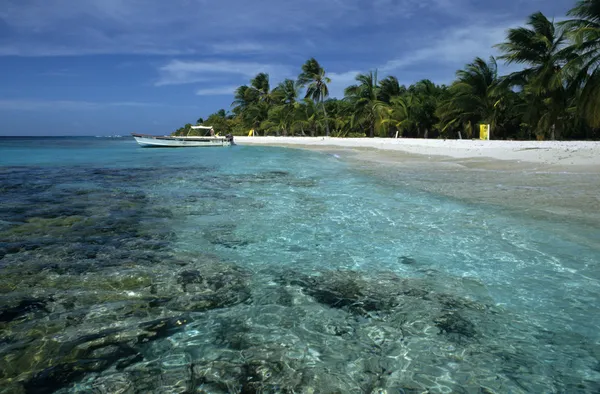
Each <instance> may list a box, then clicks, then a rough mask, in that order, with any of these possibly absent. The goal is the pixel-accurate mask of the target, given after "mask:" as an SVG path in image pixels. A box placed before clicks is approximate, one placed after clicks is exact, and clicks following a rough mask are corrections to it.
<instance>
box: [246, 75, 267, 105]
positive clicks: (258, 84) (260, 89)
mask: <svg viewBox="0 0 600 394" xmlns="http://www.w3.org/2000/svg"><path fill="white" fill-rule="evenodd" d="M250 87H251V88H252V89H254V90H255V91H256V94H257V95H258V99H259V101H264V102H266V103H270V102H271V86H270V84H269V74H267V73H258V74H256V76H255V77H254V78H252V79H251V80H250Z"/></svg>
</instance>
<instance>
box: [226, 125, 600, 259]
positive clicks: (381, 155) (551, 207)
mask: <svg viewBox="0 0 600 394" xmlns="http://www.w3.org/2000/svg"><path fill="white" fill-rule="evenodd" d="M234 141H235V142H236V143H237V144H239V145H242V146H244V145H246V146H278V147H285V148H293V149H306V150H311V151H317V152H322V153H325V154H331V155H335V156H336V157H338V158H339V159H340V160H344V161H346V162H348V163H350V164H351V165H352V166H353V167H355V168H356V169H357V170H359V171H363V172H365V173H369V174H372V175H374V176H377V177H380V178H382V179H389V180H390V181H391V182H393V183H397V182H402V183H404V182H408V183H410V184H411V185H412V186H413V187H416V188H418V189H419V190H421V191H425V192H430V193H435V194H437V195H442V196H446V197H449V198H453V199H459V200H463V201H469V202H471V203H484V204H492V205H495V206H502V207H505V208H510V209H515V208H516V209H517V210H518V211H520V212H524V213H525V212H527V213H529V214H535V213H536V212H537V214H541V215H543V216H545V215H551V216H554V217H558V218H562V219H565V220H577V221H578V222H581V223H586V224H587V225H590V226H591V228H596V227H597V226H599V225H600V197H599V196H600V142H588V141H566V142H565V141H541V142H538V141H479V140H446V141H444V140H414V139H398V140H393V139H368V138H354V139H341V138H326V137H325V138H324V137H235V140H234ZM365 164H368V165H365ZM594 247H597V248H599V250H600V244H597V245H595V246H594Z"/></svg>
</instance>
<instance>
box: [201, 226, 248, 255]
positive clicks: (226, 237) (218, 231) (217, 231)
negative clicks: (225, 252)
mask: <svg viewBox="0 0 600 394" xmlns="http://www.w3.org/2000/svg"><path fill="white" fill-rule="evenodd" d="M236 228H237V226H236V225H234V224H220V225H216V226H212V227H211V228H209V229H207V230H205V231H204V233H203V235H204V238H206V239H207V240H208V241H209V242H210V243H211V244H213V245H219V246H223V247H225V248H228V249H236V248H238V247H243V246H247V245H249V244H250V243H251V241H250V240H249V239H248V238H243V237H241V236H240V235H239V234H238V233H237V232H236Z"/></svg>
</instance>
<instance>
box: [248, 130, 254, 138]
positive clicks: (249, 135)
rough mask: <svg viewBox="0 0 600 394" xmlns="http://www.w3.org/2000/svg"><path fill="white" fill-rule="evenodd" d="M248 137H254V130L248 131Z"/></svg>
mask: <svg viewBox="0 0 600 394" xmlns="http://www.w3.org/2000/svg"><path fill="white" fill-rule="evenodd" d="M248 137H254V129H252V130H250V132H249V133H248Z"/></svg>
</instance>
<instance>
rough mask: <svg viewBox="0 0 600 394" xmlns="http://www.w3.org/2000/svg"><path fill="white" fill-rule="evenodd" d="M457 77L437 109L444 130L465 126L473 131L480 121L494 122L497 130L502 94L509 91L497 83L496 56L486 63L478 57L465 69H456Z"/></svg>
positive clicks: (493, 124)
mask: <svg viewBox="0 0 600 394" xmlns="http://www.w3.org/2000/svg"><path fill="white" fill-rule="evenodd" d="M456 77H457V80H456V81H455V82H454V83H453V84H452V86H450V89H449V97H448V98H447V99H445V100H443V101H442V102H441V103H440V105H439V106H438V108H437V111H436V114H437V115H438V117H439V118H440V124H441V130H442V132H447V131H448V130H449V129H452V128H457V127H458V126H462V127H463V129H466V130H467V133H468V134H470V133H469V132H471V131H472V130H473V125H475V124H477V123H479V122H486V123H488V122H489V123H491V124H492V129H493V130H494V129H495V128H496V125H497V121H498V119H497V118H498V116H497V115H498V111H499V110H500V107H501V106H500V100H502V93H504V92H505V91H506V89H502V88H501V87H499V86H498V82H499V79H498V66H497V64H496V59H495V58H494V57H490V59H489V61H488V62H486V61H485V60H483V59H481V58H479V57H477V58H475V60H474V61H473V62H472V63H469V64H467V66H466V67H465V69H463V70H459V71H457V72H456Z"/></svg>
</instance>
